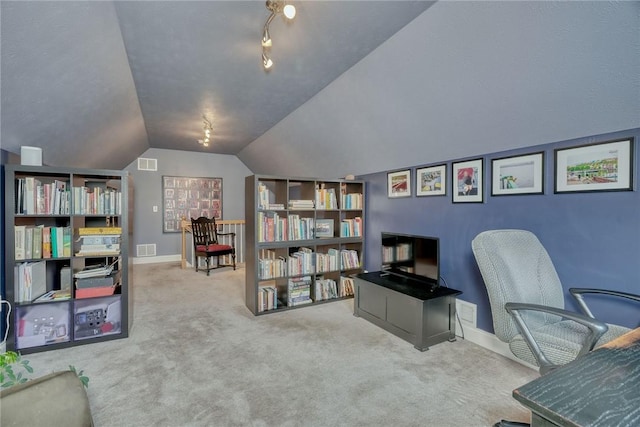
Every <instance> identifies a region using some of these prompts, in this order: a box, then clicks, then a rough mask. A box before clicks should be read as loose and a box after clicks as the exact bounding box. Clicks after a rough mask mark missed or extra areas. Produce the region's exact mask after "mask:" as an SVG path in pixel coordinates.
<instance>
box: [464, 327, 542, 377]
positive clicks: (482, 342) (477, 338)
mask: <svg viewBox="0 0 640 427" xmlns="http://www.w3.org/2000/svg"><path fill="white" fill-rule="evenodd" d="M458 336H460V335H458ZM464 339H466V340H468V341H471V342H472V343H474V344H478V345H479V346H480V347H484V348H486V349H487V350H491V351H493V352H494V353H498V354H499V355H501V356H504V357H506V358H508V359H511V360H513V361H515V362H518V363H520V364H521V365H524V366H526V367H528V368H531V369H533V370H535V371H537V370H538V367H537V366H533V365H531V364H529V363H527V362H525V361H523V360H520V359H518V358H517V357H515V356H514V355H513V353H511V350H509V344H507V343H504V342H502V341H500V340H499V339H498V337H496V336H495V335H494V334H491V333H489V332H487V331H483V330H482V329H478V328H472V327H470V326H468V325H465V326H464Z"/></svg>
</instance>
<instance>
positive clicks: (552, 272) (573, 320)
mask: <svg viewBox="0 0 640 427" xmlns="http://www.w3.org/2000/svg"><path fill="white" fill-rule="evenodd" d="M471 247H472V249H473V254H474V256H475V258H476V261H477V263H478V267H479V268H480V273H481V274H482V278H483V280H484V283H485V286H486V288H487V293H488V294H489V302H490V303H491V313H492V316H493V327H494V331H495V334H496V336H497V337H498V338H499V339H500V340H502V341H504V342H506V343H508V344H509V348H510V349H511V352H513V354H514V355H515V356H516V357H518V358H519V359H522V360H524V361H526V362H528V363H530V364H532V365H536V366H538V367H540V373H541V374H542V375H544V374H545V373H547V372H549V371H550V370H552V369H554V368H556V367H558V366H559V365H563V364H565V363H567V362H570V361H571V360H573V359H575V358H576V357H578V356H579V355H582V354H584V353H586V352H588V351H590V350H591V349H593V348H594V347H595V346H598V345H600V344H604V343H606V342H608V341H610V340H612V339H614V338H616V337H618V336H620V335H622V334H623V333H625V332H627V331H628V330H629V329H628V328H624V327H622V326H616V325H607V324H605V323H603V322H601V321H599V320H596V319H594V316H593V314H592V313H591V311H590V310H589V308H588V307H587V305H586V304H585V302H584V299H583V295H585V294H606V295H613V296H619V297H623V298H629V299H631V300H635V301H640V296H638V295H633V294H629V293H625V292H616V291H608V290H600V289H584V288H580V289H578V288H572V289H570V290H569V292H570V293H571V295H572V296H573V297H574V298H576V301H577V303H578V306H579V307H580V309H581V311H582V312H583V313H582V314H579V313H576V312H572V311H567V310H565V309H564V295H563V289H562V285H561V283H560V279H559V277H558V274H557V273H556V269H555V267H554V266H553V263H552V262H551V258H550V257H549V254H548V253H547V251H546V250H545V248H544V247H543V246H542V244H541V243H540V241H539V240H538V238H537V237H536V236H535V235H534V234H533V233H531V232H529V231H525V230H490V231H485V232H482V233H480V234H478V235H477V236H476V237H475V238H474V239H473V241H472V242H471Z"/></svg>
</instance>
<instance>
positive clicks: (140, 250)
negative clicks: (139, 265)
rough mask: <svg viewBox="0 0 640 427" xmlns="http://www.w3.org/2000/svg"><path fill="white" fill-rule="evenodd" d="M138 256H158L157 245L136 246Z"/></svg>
mask: <svg viewBox="0 0 640 427" xmlns="http://www.w3.org/2000/svg"><path fill="white" fill-rule="evenodd" d="M136 256H138V257H141V256H156V244H155V243H148V244H146V245H136Z"/></svg>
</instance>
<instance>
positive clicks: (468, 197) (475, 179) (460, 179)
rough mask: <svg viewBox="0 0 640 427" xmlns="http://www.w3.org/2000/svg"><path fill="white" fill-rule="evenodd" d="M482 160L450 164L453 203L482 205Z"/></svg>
mask: <svg viewBox="0 0 640 427" xmlns="http://www.w3.org/2000/svg"><path fill="white" fill-rule="evenodd" d="M482 169H483V168H482V159H475V160H468V161H466V162H457V163H452V172H451V181H452V189H453V191H452V192H451V193H452V195H453V203H482V201H483V191H482V189H483V187H484V180H483V172H482Z"/></svg>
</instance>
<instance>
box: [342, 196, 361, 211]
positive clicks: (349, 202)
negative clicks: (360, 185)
mask: <svg viewBox="0 0 640 427" xmlns="http://www.w3.org/2000/svg"><path fill="white" fill-rule="evenodd" d="M341 199H342V200H341V201H340V206H342V209H362V194H361V193H351V194H343V195H342V197H341Z"/></svg>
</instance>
